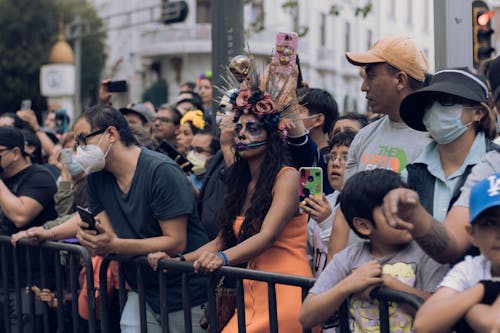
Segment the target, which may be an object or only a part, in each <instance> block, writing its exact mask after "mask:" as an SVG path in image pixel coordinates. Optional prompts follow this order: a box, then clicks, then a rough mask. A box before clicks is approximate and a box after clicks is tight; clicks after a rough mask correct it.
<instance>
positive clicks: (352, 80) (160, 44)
mask: <svg viewBox="0 0 500 333" xmlns="http://www.w3.org/2000/svg"><path fill="white" fill-rule="evenodd" d="M90 2H91V3H92V4H93V5H94V7H95V8H96V10H97V12H98V15H99V16H100V17H101V18H102V19H104V21H105V25H106V26H107V28H108V29H109V30H108V35H107V36H108V37H107V55H108V57H107V63H106V67H105V72H104V73H103V78H110V79H112V80H119V79H126V80H127V81H128V82H129V92H128V95H126V96H122V97H121V99H122V100H121V101H118V102H119V103H120V102H121V103H122V104H126V103H127V102H128V101H134V100H141V98H142V94H143V92H144V91H146V90H147V89H148V88H150V87H151V86H152V85H153V84H154V83H155V82H157V81H158V80H159V79H165V80H166V83H167V87H168V89H167V95H168V98H169V101H173V100H174V98H175V95H177V92H178V90H179V86H180V84H181V83H182V82H185V81H195V80H196V78H197V77H198V75H200V74H201V73H204V72H206V71H208V70H210V69H211V56H210V55H211V39H212V38H216V36H212V35H211V23H210V22H211V12H212V11H213V10H216V7H215V6H216V5H217V3H218V1H217V0H213V1H211V0H186V2H187V3H188V6H189V15H188V17H187V19H186V20H185V21H184V22H182V23H176V24H171V25H163V24H161V23H159V17H160V5H161V3H162V0H142V1H137V0H91V1H90ZM494 2H495V3H497V4H498V5H499V6H500V1H494ZM370 4H371V5H370ZM121 13H127V14H126V15H121ZM244 15H245V22H244V27H245V35H246V37H247V39H246V41H245V42H246V43H248V45H249V47H250V51H251V52H252V53H253V54H254V55H255V56H256V57H260V58H265V57H268V56H270V55H271V53H272V50H273V47H274V43H275V38H276V34H277V33H278V32H279V31H296V32H298V33H299V35H302V37H300V39H299V55H300V62H301V67H302V71H303V77H304V80H305V81H307V82H308V83H309V85H310V86H311V87H319V88H323V89H326V90H328V91H329V92H330V93H332V94H333V96H334V97H335V99H336V100H337V102H338V103H339V106H340V108H341V110H342V111H344V112H345V111H358V112H364V111H365V110H366V103H365V99H364V93H362V92H361V91H360V86H361V78H360V76H359V68H357V67H355V66H352V65H350V64H349V63H348V62H347V61H346V59H345V56H344V54H345V52H348V51H354V52H356V51H365V50H367V49H368V47H369V46H370V45H371V44H372V43H374V42H375V41H376V40H377V39H379V38H380V37H383V36H387V35H392V34H400V35H407V36H410V37H412V38H413V39H414V40H415V42H416V43H417V44H418V45H419V46H420V47H421V48H422V50H423V51H424V52H425V53H426V55H427V56H428V58H429V61H430V64H431V69H430V71H431V72H432V71H433V68H434V30H433V27H434V19H433V1H432V0H397V1H396V0H372V1H367V0H291V1H290V0H251V1H249V0H246V1H245V7H244ZM144 22H149V23H144ZM114 26H121V28H119V29H114V28H113V27H114ZM119 98H120V97H119Z"/></svg>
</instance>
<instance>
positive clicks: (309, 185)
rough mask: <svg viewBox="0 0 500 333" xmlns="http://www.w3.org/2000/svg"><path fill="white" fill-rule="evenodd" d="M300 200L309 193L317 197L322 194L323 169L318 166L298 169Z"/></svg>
mask: <svg viewBox="0 0 500 333" xmlns="http://www.w3.org/2000/svg"><path fill="white" fill-rule="evenodd" d="M299 177H300V193H299V194H300V202H302V201H303V200H304V199H305V198H307V197H309V195H314V196H316V197H318V198H321V197H322V196H323V169H321V168H319V167H302V168H300V169H299Z"/></svg>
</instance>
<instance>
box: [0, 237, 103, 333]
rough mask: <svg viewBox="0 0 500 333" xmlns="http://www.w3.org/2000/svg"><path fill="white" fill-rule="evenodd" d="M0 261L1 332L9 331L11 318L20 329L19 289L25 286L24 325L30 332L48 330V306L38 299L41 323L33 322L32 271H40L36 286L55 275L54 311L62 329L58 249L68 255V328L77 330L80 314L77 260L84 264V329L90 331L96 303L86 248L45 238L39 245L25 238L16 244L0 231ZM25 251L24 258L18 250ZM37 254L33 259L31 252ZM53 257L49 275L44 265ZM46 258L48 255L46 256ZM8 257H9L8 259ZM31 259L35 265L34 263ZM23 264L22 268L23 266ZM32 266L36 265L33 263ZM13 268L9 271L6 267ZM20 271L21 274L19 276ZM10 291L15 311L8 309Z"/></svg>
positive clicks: (92, 328)
mask: <svg viewBox="0 0 500 333" xmlns="http://www.w3.org/2000/svg"><path fill="white" fill-rule="evenodd" d="M0 251H1V254H0V265H1V269H2V274H1V279H2V284H1V286H0V291H1V294H2V296H3V297H2V299H0V302H3V304H4V306H3V314H2V318H3V322H4V323H3V324H4V325H3V327H2V328H1V329H3V331H4V332H6V333H9V332H11V324H12V322H11V321H12V319H13V318H15V319H16V323H15V328H16V331H17V332H23V324H24V323H23V309H22V297H21V290H22V289H24V290H26V293H27V294H28V313H27V316H28V325H29V331H30V332H38V331H42V332H44V333H48V332H51V329H50V324H51V323H50V316H49V307H48V305H47V304H46V303H45V302H43V303H42V322H43V325H42V327H37V325H35V299H34V296H33V293H32V292H31V290H32V287H33V286H34V280H33V279H34V275H35V274H39V275H40V287H41V289H42V288H46V287H47V286H48V285H49V282H53V281H49V280H48V279H49V278H55V295H56V297H57V299H58V306H57V308H56V311H57V332H64V331H65V328H64V326H63V325H64V319H65V314H64V306H63V302H64V278H65V277H66V276H65V273H64V267H63V265H62V263H61V253H67V254H68V255H69V271H70V272H69V287H70V292H71V318H72V332H74V333H77V332H79V326H80V320H81V319H80V317H79V315H78V292H79V289H80V286H79V282H78V276H79V273H80V272H79V268H80V262H79V261H78V260H77V259H80V260H81V264H82V265H83V267H85V270H86V275H85V277H86V279H87V294H88V314H89V320H88V331H89V332H90V333H94V332H96V316H95V313H96V312H95V311H96V304H95V297H94V275H93V269H92V261H91V258H90V255H89V253H88V252H87V250H86V249H85V248H83V247H81V246H79V245H73V244H66V243H59V242H45V243H43V244H40V245H34V244H31V243H30V242H29V241H27V240H20V241H18V242H17V246H16V247H13V246H12V245H11V238H10V237H9V236H2V235H0ZM23 251H25V252H26V256H25V258H21V257H20V253H21V252H23ZM35 255H38V256H39V259H38V260H35V259H34V258H35V257H34V256H35ZM51 256H52V259H53V267H54V275H53V276H49V275H48V271H47V269H48V268H47V267H48V266H50V265H51V264H50V262H47V260H50V257H51ZM48 258H49V259H48ZM11 259H12V260H11ZM33 263H35V264H36V265H34V264H33ZM23 265H25V266H26V267H25V272H24V269H23V267H22V266H23ZM33 266H36V267H33ZM11 269H13V272H11V271H10V270H11ZM12 273H13V274H14V275H13V279H11V281H10V282H9V277H11V276H12ZM21 274H25V275H24V276H22V275H21ZM24 277H25V278H26V286H21V278H23V279H24ZM11 295H13V296H14V309H15V313H14V314H11V313H10V304H11V300H10V297H11Z"/></svg>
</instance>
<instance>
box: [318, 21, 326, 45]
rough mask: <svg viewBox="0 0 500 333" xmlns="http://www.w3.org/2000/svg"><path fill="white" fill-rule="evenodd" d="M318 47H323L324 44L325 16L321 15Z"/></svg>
mask: <svg viewBox="0 0 500 333" xmlns="http://www.w3.org/2000/svg"><path fill="white" fill-rule="evenodd" d="M319 29H320V37H319V38H320V41H319V43H320V45H321V46H323V47H324V46H325V44H326V14H321V26H320V28H319Z"/></svg>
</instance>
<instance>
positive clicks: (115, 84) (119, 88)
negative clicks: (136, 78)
mask: <svg viewBox="0 0 500 333" xmlns="http://www.w3.org/2000/svg"><path fill="white" fill-rule="evenodd" d="M106 86H107V87H108V92H110V93H113V92H116V93H121V92H126V91H127V90H128V87H127V81H125V80H120V81H109V82H108V83H107V85H106Z"/></svg>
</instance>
